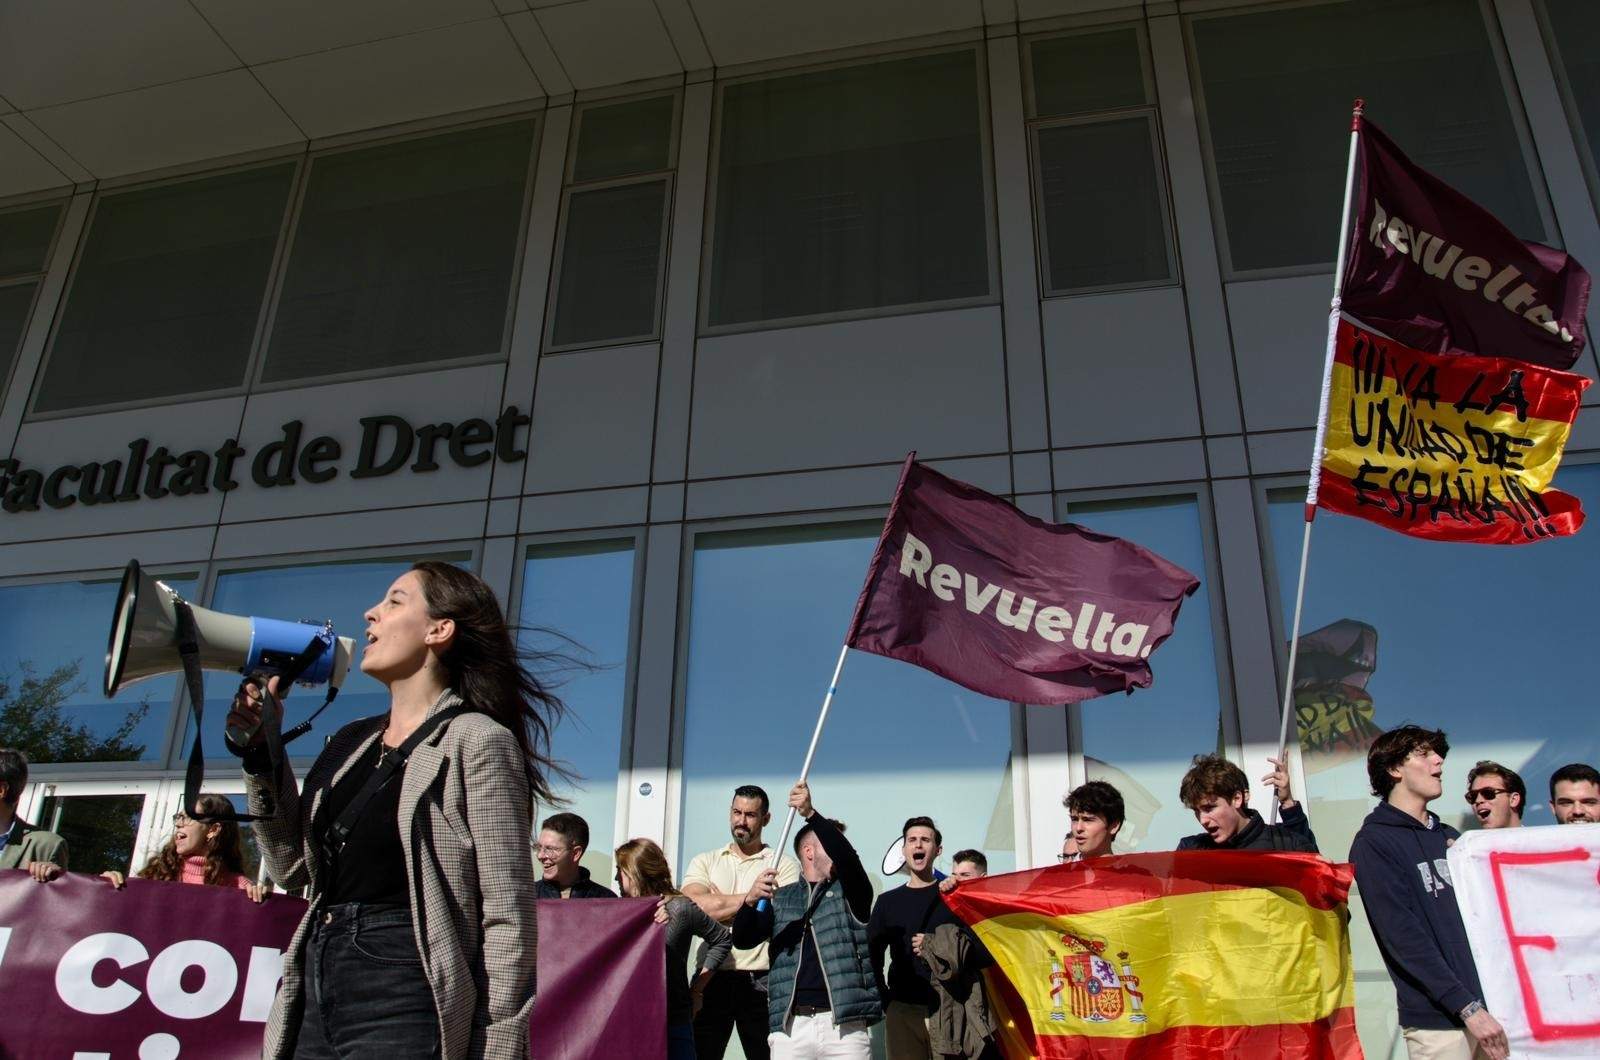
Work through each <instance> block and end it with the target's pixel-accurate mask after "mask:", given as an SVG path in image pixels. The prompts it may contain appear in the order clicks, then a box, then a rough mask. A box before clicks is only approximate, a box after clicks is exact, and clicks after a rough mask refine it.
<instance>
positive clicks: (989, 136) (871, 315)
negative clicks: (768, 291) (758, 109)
mask: <svg viewBox="0 0 1600 1060" xmlns="http://www.w3.org/2000/svg"><path fill="white" fill-rule="evenodd" d="M960 51H968V52H971V53H972V55H973V57H974V70H975V82H976V86H975V87H976V89H977V97H976V104H977V108H978V160H979V169H980V170H981V172H982V175H983V219H984V232H985V239H984V253H985V255H986V256H987V259H988V260H987V269H986V270H985V271H986V273H987V275H988V284H989V290H988V292H987V293H986V294H983V295H972V296H970V297H967V298H946V299H937V300H934V301H928V302H905V303H899V304H896V305H888V306H872V307H869V308H864V309H845V310H834V311H829V312H822V313H807V314H802V315H799V316H787V317H771V318H767V319H762V320H747V321H741V322H739V323H734V324H712V323H711V299H712V296H713V286H714V285H713V284H712V282H711V280H712V268H713V264H714V259H715V257H716V248H717V202H718V195H719V193H720V190H721V189H720V187H719V185H720V172H721V160H722V112H723V96H724V94H725V93H726V91H727V89H728V86H729V85H741V84H747V83H749V82H752V81H770V80H775V79H779V78H784V77H792V76H796V75H801V74H811V73H821V72H823V71H826V70H839V69H845V68H847V67H852V66H874V65H878V64H880V63H884V62H893V61H895V60H897V59H913V58H916V57H918V56H923V55H939V54H954V53H955V52H960ZM989 95H990V93H989V57H988V50H987V49H986V48H985V47H983V41H981V40H972V41H961V42H956V43H949V44H939V45H930V46H927V47H921V48H909V49H907V48H893V49H890V50H885V51H872V52H867V53H861V54H853V55H851V56H850V57H848V58H842V59H834V60H831V61H825V62H816V63H809V64H805V65H800V66H786V67H783V68H782V69H775V70H761V71H758V72H753V73H748V74H743V75H738V76H734V77H729V78H725V79H719V80H718V81H716V82H715V90H714V92H713V94H712V102H711V130H710V149H709V151H708V154H707V164H706V199H705V210H704V215H703V225H702V234H701V246H700V284H699V288H700V290H699V295H698V297H697V300H696V319H695V335H696V337H697V338H711V337H714V336H718V335H738V334H742V333H747V332H752V331H771V330H776V329H779V328H794V327H809V326H812V325H817V324H832V323H837V322H841V321H850V320H872V319H876V318H880V317H897V316H907V315H910V314H914V313H932V312H939V311H942V310H947V309H965V308H970V307H973V306H991V305H999V304H1000V302H1001V289H1000V244H999V233H998V224H997V220H996V218H997V192H996V190H995V173H994V134H993V126H994V117H993V114H992V111H991V106H990V100H989ZM669 809H670V807H669Z"/></svg>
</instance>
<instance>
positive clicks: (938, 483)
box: [848, 458, 1200, 704]
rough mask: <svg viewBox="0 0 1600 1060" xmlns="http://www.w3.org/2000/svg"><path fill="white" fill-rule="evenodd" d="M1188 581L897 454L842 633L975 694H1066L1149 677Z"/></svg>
mask: <svg viewBox="0 0 1600 1060" xmlns="http://www.w3.org/2000/svg"><path fill="white" fill-rule="evenodd" d="M1199 587H1200V581H1199V579H1198V578H1196V577H1195V576H1194V575H1192V574H1190V573H1189V572H1188V571H1186V570H1184V569H1183V568H1181V567H1179V566H1177V565H1176V564H1173V563H1169V562H1168V561H1167V560H1164V559H1162V558H1161V557H1160V556H1158V555H1156V554H1155V553H1154V552H1151V551H1150V550H1149V549H1147V548H1142V547H1140V546H1139V545H1136V544H1134V543H1133V542H1131V541H1124V540H1122V539H1121V538H1117V537H1112V536H1110V535H1108V534H1097V533H1095V532H1094V531H1092V530H1087V529H1085V528H1083V527H1081V526H1075V525H1073V524H1071V523H1047V522H1045V521H1044V520H1043V519H1035V518H1034V517H1033V516H1031V515H1025V514H1023V513H1022V512H1020V511H1018V510H1017V509H1016V507H1015V506H1014V505H1011V504H1008V503H1006V502H1005V501H1003V500H1001V499H1000V498H999V497H996V496H994V495H992V494H989V493H985V492H984V491H983V490H980V489H978V488H977V487H976V486H969V485H967V484H966V483H964V482H957V481H955V480H954V479H950V478H946V477H945V476H943V475H941V474H939V473H938V472H937V471H934V470H933V469H932V468H929V467H926V466H925V465H922V464H919V463H916V462H915V460H914V459H911V458H908V459H907V460H906V466H905V468H904V470H903V471H902V473H901V478H900V487H899V489H898V490H896V492H895V499H894V504H893V506H892V507H891V508H890V510H889V518H888V520H887V521H886V522H885V523H884V528H883V536H882V537H881V538H879V540H878V550H877V553H876V554H875V555H874V556H873V560H872V567H871V569H870V570H869V571H868V572H867V582H866V585H865V586H864V587H863V588H862V590H861V598H860V599H859V600H858V601H857V602H856V614H855V620H854V621H853V622H852V623H851V625H850V634H849V638H848V643H849V645H850V647H852V648H857V649H859V650H861V651H868V652H873V653H875V654H877V655H887V656H888V657H889V658H891V659H900V660H902V661H904V662H908V663H914V664H915V665H917V666H921V667H923V668H925V669H928V670H932V671H933V672H934V673H936V674H939V675H941V676H943V677H947V678H949V679H950V680H952V681H955V682H956V683H957V684H961V685H965V686H966V687H967V688H970V689H972V690H973V691H974V692H981V693H982V694H984V695H986V696H995V697H996V698H999V699H1007V700H1013V701H1015V702H1019V703H1043V704H1061V703H1077V702H1080V701H1082V700H1085V699H1092V698H1094V697H1095V696H1100V695H1105V694H1106V693H1107V692H1131V691H1133V689H1135V688H1146V687H1148V686H1149V685H1150V682H1151V680H1152V677H1151V673H1150V663H1149V658H1150V654H1151V652H1153V651H1154V650H1155V648H1156V647H1157V646H1158V645H1160V644H1161V642H1162V641H1164V640H1166V639H1167V637H1168V636H1170V635H1171V633H1172V624H1173V622H1174V621H1176V620H1177V617H1178V608H1179V607H1180V606H1181V605H1182V603H1183V599H1184V597H1186V596H1188V595H1189V594H1191V593H1193V592H1194V591H1195V590H1196V589H1198V588H1199Z"/></svg>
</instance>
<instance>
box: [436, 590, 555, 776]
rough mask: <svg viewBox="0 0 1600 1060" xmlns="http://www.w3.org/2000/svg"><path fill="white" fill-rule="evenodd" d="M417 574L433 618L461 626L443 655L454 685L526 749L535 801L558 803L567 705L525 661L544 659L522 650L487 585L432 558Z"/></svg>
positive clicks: (457, 691) (446, 670)
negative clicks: (558, 736) (557, 754)
mask: <svg viewBox="0 0 1600 1060" xmlns="http://www.w3.org/2000/svg"><path fill="white" fill-rule="evenodd" d="M411 569H412V570H414V571H416V572H417V576H418V577H420V578H421V579H422V595H423V599H424V602H425V603H426V604H427V606H428V615H429V617H430V618H448V619H450V620H451V621H453V622H454V623H455V626H456V634H455V638H454V639H453V640H452V641H451V642H450V647H449V648H448V649H447V650H446V651H445V653H444V654H443V655H441V656H440V662H442V663H443V664H444V667H445V672H446V674H447V675H448V678H449V683H450V687H451V688H452V689H454V690H455V693H456V694H457V695H459V696H460V697H461V698H462V700H464V701H465V702H466V704H467V705H468V706H470V707H472V708H473V709H474V710H479V711H482V712H483V713H485V714H487V715H489V716H490V717H492V718H494V719H495V720H496V721H498V722H500V724H502V725H504V726H505V727H506V728H508V729H510V730H511V735H512V736H514V737H516V740H517V746H518V747H520V748H521V749H522V757H523V761H524V762H525V763H526V765H527V769H528V786H529V788H530V789H531V790H532V794H533V799H534V801H535V802H537V803H540V804H543V805H551V804H555V803H559V802H561V801H562V800H561V799H559V798H558V797H557V796H556V794H555V792H554V791H553V790H552V788H551V786H550V778H551V777H552V776H556V777H566V776H568V775H569V774H568V771H567V769H566V768H565V767H564V766H562V765H561V764H560V763H559V762H557V761H556V760H555V759H554V758H552V757H551V755H550V734H551V732H552V731H553V730H554V729H555V726H556V723H557V722H558V721H560V720H561V716H562V714H563V713H564V712H565V710H566V707H565V706H564V705H563V704H562V702H561V699H560V697H558V696H557V695H556V694H555V693H554V692H553V691H551V689H550V687H549V686H548V685H547V684H546V683H545V682H543V681H541V680H540V679H539V678H538V677H536V676H534V674H533V673H532V672H531V671H529V669H528V667H527V666H526V665H525V663H524V660H525V659H526V660H528V661H531V662H535V663H537V662H539V661H541V660H542V659H543V656H541V655H539V654H538V653H534V652H524V651H522V650H520V649H519V648H518V647H517V642H516V639H515V638H514V637H513V636H512V632H511V627H510V625H509V624H508V623H507V622H506V618H505V615H504V614H503V613H502V612H501V610H500V601H498V600H496V599H495V595H494V591H493V590H492V589H490V588H489V587H488V586H487V585H485V584H484V583H483V579H481V578H479V577H478V576H477V575H475V574H472V573H470V572H468V571H464V570H462V569H461V568H460V567H457V566H454V565H453V564H450V563H440V562H437V561H434V560H425V561H423V562H421V563H418V564H415V565H414V566H413V567H412V568H411Z"/></svg>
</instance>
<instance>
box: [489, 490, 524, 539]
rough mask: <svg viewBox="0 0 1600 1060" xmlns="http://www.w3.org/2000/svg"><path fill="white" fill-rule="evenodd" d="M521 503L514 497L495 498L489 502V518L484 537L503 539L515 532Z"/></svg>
mask: <svg viewBox="0 0 1600 1060" xmlns="http://www.w3.org/2000/svg"><path fill="white" fill-rule="evenodd" d="M521 512H522V502H521V501H520V500H518V499H517V498H515V497H496V498H494V499H493V500H491V501H490V502H489V517H488V521H487V523H485V525H484V528H483V532H484V536H486V537H505V536H507V535H510V534H515V533H516V532H517V516H518V515H520V514H521Z"/></svg>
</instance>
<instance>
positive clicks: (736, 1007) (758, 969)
mask: <svg viewBox="0 0 1600 1060" xmlns="http://www.w3.org/2000/svg"><path fill="white" fill-rule="evenodd" d="M771 822H772V814H771V813H770V812H769V803H768V801H767V793H766V792H765V791H763V790H762V789H760V788H758V787H757V786H756V785H754V784H745V785H743V786H742V787H738V788H735V789H734V792H733V804H732V805H731V806H730V807H729V808H728V830H729V831H730V832H731V833H732V835H733V841H732V842H730V843H729V844H728V845H727V846H724V847H718V848H717V849H715V850H708V851H706V852H705V853H703V854H696V855H695V857H694V860H693V861H691V862H689V868H688V870H687V871H685V872H684V874H683V879H682V881H681V882H680V886H681V888H682V890H683V893H684V894H685V895H686V896H688V897H689V898H692V899H694V901H695V904H697V905H698V906H700V908H701V909H703V910H705V912H706V915H707V916H709V917H711V918H712V919H713V920H716V921H718V922H719V923H723V924H731V923H733V918H734V915H735V914H736V913H738V912H739V907H740V906H741V905H742V904H743V903H744V897H745V895H746V894H747V893H748V892H749V890H750V888H751V887H752V886H754V885H755V882H756V877H758V876H760V875H761V872H762V870H763V869H765V868H766V867H767V865H768V863H769V862H770V860H771V857H772V848H771V847H769V846H767V845H766V844H765V843H763V842H762V840H761V830H762V829H763V828H765V827H766V826H767V825H768V824H770V823H771ZM799 878H800V866H799V864H798V863H797V862H796V861H795V860H794V859H793V858H790V857H784V858H781V859H779V861H778V886H780V887H781V886H784V885H785V884H790V883H793V882H795V881H796V880H798V879H799ZM695 1006H696V1013H695V1019H694V1048H695V1054H696V1056H698V1057H699V1060H721V1057H722V1054H723V1052H724V1050H726V1049H727V1048H728V1039H729V1038H730V1037H732V1035H733V1031H734V1028H735V1027H737V1028H738V1031H739V1044H740V1045H741V1046H743V1047H744V1055H745V1057H746V1058H747V1060H768V1058H769V1056H770V1054H769V1051H768V1048H767V946H766V944H765V943H763V944H761V945H759V946H752V947H750V948H749V949H735V950H734V951H733V952H732V953H731V954H730V955H729V957H728V960H727V961H725V962H724V963H723V966H722V967H721V968H718V969H716V974H715V975H713V976H712V977H711V979H710V980H709V982H707V984H706V986H705V989H704V991H703V992H702V993H699V994H697V996H696V998H695Z"/></svg>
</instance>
